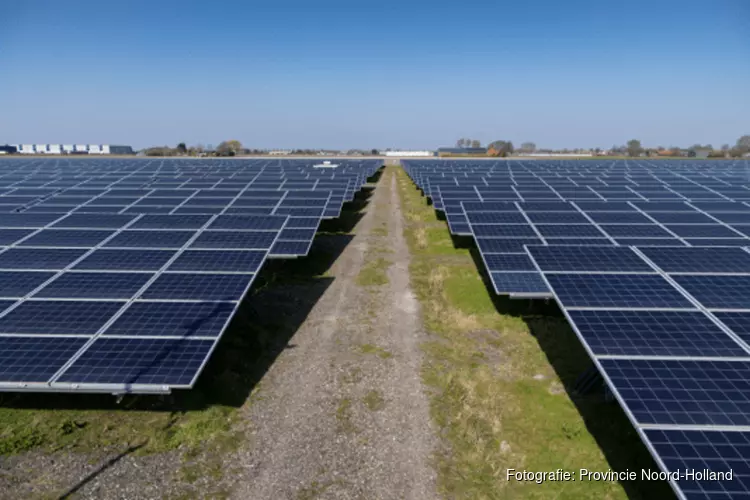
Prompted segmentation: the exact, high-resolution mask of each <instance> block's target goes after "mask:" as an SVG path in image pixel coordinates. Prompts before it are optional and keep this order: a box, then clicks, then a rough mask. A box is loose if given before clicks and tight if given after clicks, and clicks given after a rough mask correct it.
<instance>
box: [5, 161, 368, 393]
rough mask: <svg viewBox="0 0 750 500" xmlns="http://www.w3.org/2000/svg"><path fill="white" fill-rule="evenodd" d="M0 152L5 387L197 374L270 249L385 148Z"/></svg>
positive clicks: (141, 382)
mask: <svg viewBox="0 0 750 500" xmlns="http://www.w3.org/2000/svg"><path fill="white" fill-rule="evenodd" d="M314 163H315V162H312V161H304V160H284V161H278V160H271V161H266V160H228V161H226V160H225V161H222V160H157V161H149V160H112V159H107V160H99V159H96V160H92V159H84V160H67V159H54V160H49V159H39V160H37V159H34V160H27V159H23V160H17V159H4V160H0V390H6V391H19V390H31V391H70V390H77V391H85V392H115V393H122V392H139V393H150V392H169V391H170V390H171V389H172V388H189V387H192V385H193V384H194V383H195V381H196V379H197V377H198V375H199V374H200V372H201V370H202V369H203V367H204V366H205V363H206V362H207V360H208V358H209V357H210V355H211V352H212V351H213V349H214V348H215V347H216V344H217V343H218V341H219V339H220V338H221V335H222V333H223V332H224V330H225V328H226V326H227V325H228V324H229V321H230V320H231V318H232V316H233V314H234V312H235V311H236V309H237V307H238V305H239V303H240V301H241V300H242V298H243V297H244V296H245V294H246V293H247V291H248V290H249V288H250V286H251V285H252V283H253V280H254V279H255V276H256V275H257V273H258V271H259V270H260V268H261V267H262V266H263V263H264V262H265V261H266V259H268V258H295V257H300V256H304V255H306V254H307V253H308V251H309V249H310V246H311V244H312V240H313V238H314V235H315V233H316V231H317V229H318V226H319V225H320V223H321V221H322V220H323V219H327V218H335V217H338V216H339V214H340V213H341V210H342V207H343V204H344V203H345V202H346V201H351V200H353V198H354V196H355V193H356V192H357V191H358V190H359V189H361V187H362V186H363V185H364V183H365V182H366V179H367V178H368V177H370V176H371V175H373V174H374V173H375V172H376V171H377V169H378V168H379V167H380V162H379V161H374V160H362V161H351V160H347V161H341V162H339V163H340V165H339V166H338V167H337V168H325V169H319V168H316V167H314Z"/></svg>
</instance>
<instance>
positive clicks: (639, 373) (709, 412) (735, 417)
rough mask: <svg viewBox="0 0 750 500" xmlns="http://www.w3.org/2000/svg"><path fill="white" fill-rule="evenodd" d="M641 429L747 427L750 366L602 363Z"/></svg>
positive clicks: (697, 362) (731, 363) (741, 363)
mask: <svg viewBox="0 0 750 500" xmlns="http://www.w3.org/2000/svg"><path fill="white" fill-rule="evenodd" d="M599 362H600V363H601V365H602V367H603V369H604V370H605V371H606V373H607V377H608V378H609V379H610V381H611V383H612V385H613V386H614V387H615V388H616V389H617V392H618V393H619V395H620V397H622V398H623V399H624V400H625V403H626V404H627V405H628V408H629V409H630V412H631V413H632V414H633V416H634V417H635V419H636V421H637V422H638V423H640V424H662V425H748V424H749V423H750V412H748V411H747V410H748V406H749V405H750V361H731V360H722V361H713V360H673V359H602V360H600V361H599Z"/></svg>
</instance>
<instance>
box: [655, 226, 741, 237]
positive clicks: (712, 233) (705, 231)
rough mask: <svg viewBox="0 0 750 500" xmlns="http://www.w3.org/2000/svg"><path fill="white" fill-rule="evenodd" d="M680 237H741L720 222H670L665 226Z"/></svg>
mask: <svg viewBox="0 0 750 500" xmlns="http://www.w3.org/2000/svg"><path fill="white" fill-rule="evenodd" d="M665 227H666V228H667V229H669V230H670V231H672V232H673V233H675V234H676V235H677V236H680V237H681V238H741V237H742V235H740V234H738V233H735V232H734V231H732V230H731V229H729V228H728V227H726V226H722V225H720V224H700V225H699V224H670V225H668V226H665Z"/></svg>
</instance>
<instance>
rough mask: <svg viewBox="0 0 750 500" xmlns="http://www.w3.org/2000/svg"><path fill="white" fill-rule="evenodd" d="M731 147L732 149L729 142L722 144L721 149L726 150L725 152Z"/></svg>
mask: <svg viewBox="0 0 750 500" xmlns="http://www.w3.org/2000/svg"><path fill="white" fill-rule="evenodd" d="M730 149H731V147H730V146H729V144H722V145H721V150H722V151H724V152H725V153H726V152H727V151H729V150H730Z"/></svg>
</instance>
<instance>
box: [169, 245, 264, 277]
mask: <svg viewBox="0 0 750 500" xmlns="http://www.w3.org/2000/svg"><path fill="white" fill-rule="evenodd" d="M265 258H266V252H265V251H263V250H186V251H185V252H183V253H182V254H180V256H179V257H177V259H176V260H175V261H174V262H173V263H172V264H171V265H170V266H169V271H213V272H238V273H256V272H258V271H259V270H260V266H261V265H263V262H264V260H265Z"/></svg>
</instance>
